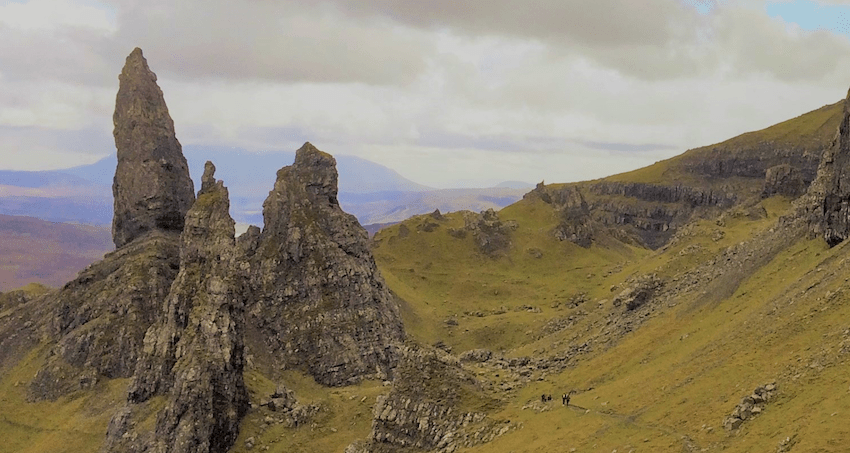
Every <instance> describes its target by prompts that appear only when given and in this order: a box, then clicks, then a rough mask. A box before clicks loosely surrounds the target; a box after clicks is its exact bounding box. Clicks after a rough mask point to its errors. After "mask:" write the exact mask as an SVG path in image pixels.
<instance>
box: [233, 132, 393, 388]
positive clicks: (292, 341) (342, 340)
mask: <svg viewBox="0 0 850 453" xmlns="http://www.w3.org/2000/svg"><path fill="white" fill-rule="evenodd" d="M263 218H264V220H265V227H264V229H263V231H262V234H259V235H257V232H256V231H254V232H253V233H252V232H251V231H249V233H248V234H247V236H248V237H251V235H252V234H253V238H254V239H253V241H254V243H253V244H251V243H245V244H243V247H244V249H245V250H246V253H247V254H248V257H247V258H248V259H250V262H251V264H252V266H251V272H252V276H251V293H252V294H251V297H250V300H249V302H248V322H249V324H250V325H251V326H253V327H254V328H256V329H258V331H259V332H260V333H261V335H260V337H261V338H262V339H263V340H262V343H261V344H253V345H251V347H252V348H253V349H264V350H266V352H268V355H269V356H271V357H274V358H275V359H276V360H277V361H278V365H279V366H281V367H283V368H298V369H302V370H304V371H306V372H308V373H309V374H311V375H312V376H313V377H314V378H315V380H316V381H317V382H319V383H322V384H325V385H344V384H349V383H353V382H357V381H359V380H360V379H363V378H365V377H380V378H386V377H387V374H388V373H389V372H390V370H391V369H392V368H393V367H394V365H395V362H396V354H395V345H396V344H397V343H398V342H400V341H402V340H403V338H404V330H403V328H402V324H401V318H400V316H399V313H398V306H397V304H396V302H395V300H394V299H393V296H392V295H391V294H390V291H389V289H388V288H387V286H386V284H385V283H384V281H383V279H382V278H381V276H380V273H379V272H378V270H377V266H376V265H375V260H374V258H373V257H372V253H371V251H370V250H369V247H368V235H367V233H366V230H364V229H363V227H362V226H360V224H359V223H358V222H357V219H356V218H355V217H354V216H352V215H350V214H347V213H345V212H343V210H342V209H341V208H340V207H339V202H338V201H337V171H336V160H334V158H333V157H332V156H331V155H330V154H327V153H324V152H322V151H319V150H318V149H316V147H314V146H313V145H311V144H310V143H305V144H304V146H302V147H301V148H300V149H299V150H298V151H297V152H296V154H295V162H294V163H293V164H292V166H289V167H284V168H282V169H280V170H279V171H278V172H277V181H276V182H275V185H274V190H272V191H271V192H270V193H269V196H268V198H267V199H266V201H265V203H263Z"/></svg>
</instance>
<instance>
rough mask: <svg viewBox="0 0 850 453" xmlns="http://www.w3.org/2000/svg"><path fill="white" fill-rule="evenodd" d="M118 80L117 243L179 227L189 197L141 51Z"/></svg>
mask: <svg viewBox="0 0 850 453" xmlns="http://www.w3.org/2000/svg"><path fill="white" fill-rule="evenodd" d="M118 80H119V88H118V95H117V96H116V99H115V114H114V115H113V117H112V118H113V122H114V124H115V130H114V132H113V135H114V136H115V147H116V148H117V149H118V168H117V169H116V171H115V179H114V182H113V184H112V194H113V196H114V197H115V215H114V217H113V220H112V240H113V242H115V246H116V247H122V246H124V245H125V244H127V243H129V242H131V241H133V240H134V239H136V238H137V237H139V236H141V235H142V234H144V233H145V232H147V231H151V230H165V231H176V232H180V231H182V230H183V222H184V217H185V216H186V211H188V210H189V207H190V206H191V205H192V202H193V201H194V199H195V196H194V186H193V184H192V179H191V178H190V177H189V167H188V165H187V164H186V158H185V157H183V151H182V148H181V147H180V142H178V141H177V137H176V136H175V134H174V122H173V121H172V120H171V116H170V115H169V114H168V108H167V107H166V105H165V99H164V98H163V95H162V90H160V88H159V86H158V85H157V84H156V74H154V73H153V71H151V70H150V68H149V67H148V63H147V60H145V57H144V56H142V50H141V49H139V48H138V47H137V48H136V49H135V50H133V52H132V53H131V54H130V55H129V56H128V57H127V61H126V63H125V64H124V69H123V70H122V71H121V75H119V76H118Z"/></svg>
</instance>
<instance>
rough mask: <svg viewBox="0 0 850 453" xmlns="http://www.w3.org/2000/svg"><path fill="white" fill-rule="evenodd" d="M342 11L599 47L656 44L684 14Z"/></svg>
mask: <svg viewBox="0 0 850 453" xmlns="http://www.w3.org/2000/svg"><path fill="white" fill-rule="evenodd" d="M326 3H329V4H335V5H337V6H338V7H339V8H341V9H343V10H344V11H345V12H346V13H349V14H353V15H378V16H383V17H386V18H389V19H391V20H394V21H398V22H400V23H406V24H410V25H413V26H417V27H428V28H440V27H453V28H455V29H457V30H460V31H467V32H470V33H473V34H476V35H480V34H484V35H489V34H495V35H506V34H507V35H513V36H516V37H521V38H532V39H543V40H568V41H570V42H572V43H580V44H591V45H600V46H621V45H627V46H632V45H661V44H663V43H665V42H667V41H668V40H669V39H671V37H672V34H671V21H672V20H675V19H676V18H679V19H682V18H684V17H685V13H686V12H687V10H686V8H685V7H684V5H682V4H681V3H679V2H678V1H668V0H642V1H640V2H636V1H634V0H594V1H585V0H525V1H522V2H518V1H516V0H465V1H456V0H434V1H421V0H334V1H329V2H326Z"/></svg>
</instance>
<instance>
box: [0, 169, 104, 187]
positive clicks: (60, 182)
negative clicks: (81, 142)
mask: <svg viewBox="0 0 850 453" xmlns="http://www.w3.org/2000/svg"><path fill="white" fill-rule="evenodd" d="M113 171H115V169H113ZM110 184H111V183H110ZM0 185H4V186H15V187H27V188H38V187H75V186H90V185H92V182H91V180H88V178H81V177H79V176H76V175H73V174H71V173H68V172H65V171H16V170H0Z"/></svg>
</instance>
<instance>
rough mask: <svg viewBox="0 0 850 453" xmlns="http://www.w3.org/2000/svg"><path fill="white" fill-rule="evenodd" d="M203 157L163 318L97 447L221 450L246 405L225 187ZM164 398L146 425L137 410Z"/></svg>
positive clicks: (239, 294)
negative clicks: (103, 440) (152, 423)
mask: <svg viewBox="0 0 850 453" xmlns="http://www.w3.org/2000/svg"><path fill="white" fill-rule="evenodd" d="M214 172H215V167H214V166H213V165H212V164H211V163H210V162H207V165H206V169H205V171H204V176H203V184H202V188H201V191H200V192H199V193H198V199H197V200H196V201H195V203H194V205H193V206H192V208H191V209H190V210H189V212H188V213H187V215H186V225H185V228H184V231H183V234H182V235H181V249H180V272H179V273H178V275H177V278H176V279H175V280H174V283H173V285H172V287H171V291H170V293H169V295H168V297H167V298H166V299H165V304H164V307H163V311H164V313H163V316H162V317H161V318H160V320H159V321H158V322H157V323H156V324H154V325H153V326H152V327H151V328H150V329H149V330H148V332H147V335H146V336H145V343H144V354H143V356H142V358H141V360H140V361H139V363H138V366H137V367H136V374H135V376H134V377H133V380H132V382H131V383H130V387H129V392H128V402H127V405H126V407H125V408H123V409H122V410H120V411H119V413H118V414H117V415H116V416H115V417H114V418H113V420H112V422H111V423H110V426H109V429H108V433H107V441H106V443H105V445H104V448H103V451H104V452H156V453H165V452H170V453H189V452H200V453H206V452H220V453H223V452H226V451H228V450H229V449H230V447H232V446H233V444H234V442H235V441H236V437H237V435H238V433H239V423H240V421H241V419H242V417H243V416H244V415H245V413H246V412H247V410H248V393H247V390H246V389H245V384H244V381H243V377H242V373H243V370H244V343H243V342H244V336H245V320H244V304H243V301H244V293H243V287H242V282H243V281H244V278H245V276H243V275H241V274H240V272H239V271H238V270H237V268H238V267H237V266H235V263H236V256H237V255H236V253H235V251H236V243H235V242H236V241H235V239H234V222H233V219H231V217H230V214H229V208H230V202H229V200H228V194H227V189H226V188H225V187H224V186H223V184H222V183H221V181H218V182H216V181H215V179H214V177H213V175H214ZM155 397H164V398H165V404H164V407H163V408H162V409H161V410H159V411H158V413H157V416H156V426H155V429H154V430H146V429H145V428H144V427H143V426H144V425H143V424H141V423H137V422H138V420H136V418H138V415H137V414H140V413H145V412H146V411H147V412H149V411H150V410H151V409H150V407H151V406H156V405H157V401H156V398H155Z"/></svg>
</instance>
